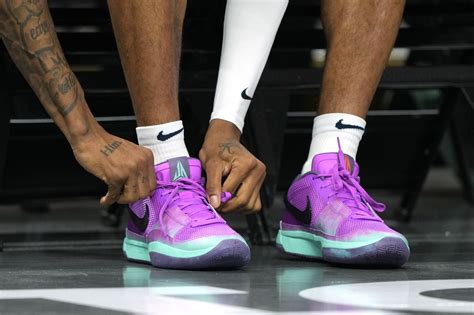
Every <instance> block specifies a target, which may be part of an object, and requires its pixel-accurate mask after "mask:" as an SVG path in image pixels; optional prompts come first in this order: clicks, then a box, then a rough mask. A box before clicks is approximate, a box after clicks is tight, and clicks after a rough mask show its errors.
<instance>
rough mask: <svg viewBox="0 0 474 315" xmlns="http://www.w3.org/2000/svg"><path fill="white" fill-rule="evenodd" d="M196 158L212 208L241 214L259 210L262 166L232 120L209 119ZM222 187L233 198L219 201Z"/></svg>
mask: <svg viewBox="0 0 474 315" xmlns="http://www.w3.org/2000/svg"><path fill="white" fill-rule="evenodd" d="M199 158H200V160H201V162H202V165H203V166H204V168H205V170H206V173H207V184H206V190H207V194H208V198H209V201H210V203H211V205H212V206H213V207H214V208H216V209H219V210H220V211H222V212H234V211H238V212H244V213H245V214H249V213H253V212H257V211H260V209H261V208H262V202H261V200H260V187H261V186H262V184H263V180H264V179H265V174H266V168H265V165H264V164H263V163H262V162H260V161H259V160H258V159H257V158H256V157H254V156H253V155H252V154H251V153H250V152H249V151H247V149H246V148H245V147H244V146H243V145H242V144H240V131H239V130H238V129H237V128H236V127H235V126H234V125H233V124H232V123H230V122H227V121H225V120H220V119H215V120H212V121H211V122H210V124H209V129H208V130H207V134H206V138H205V140H204V144H203V146H202V149H201V151H200V152H199ZM223 178H225V180H224V184H222V181H223ZM223 191H224V192H225V191H228V192H230V193H232V196H234V198H232V199H231V200H229V201H228V202H226V203H225V204H224V205H221V200H220V198H221V192H223Z"/></svg>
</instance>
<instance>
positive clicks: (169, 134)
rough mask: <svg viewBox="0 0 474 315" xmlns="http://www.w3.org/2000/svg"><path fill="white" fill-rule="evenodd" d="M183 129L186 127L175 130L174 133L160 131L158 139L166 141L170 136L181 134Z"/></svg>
mask: <svg viewBox="0 0 474 315" xmlns="http://www.w3.org/2000/svg"><path fill="white" fill-rule="evenodd" d="M183 130H184V128H181V129H179V130H176V131H173V132H172V133H167V134H164V133H163V131H160V133H159V134H158V136H156V139H158V140H160V141H166V140H168V139H169V138H172V137H174V136H176V135H177V134H179V133H180V132H181V131H183Z"/></svg>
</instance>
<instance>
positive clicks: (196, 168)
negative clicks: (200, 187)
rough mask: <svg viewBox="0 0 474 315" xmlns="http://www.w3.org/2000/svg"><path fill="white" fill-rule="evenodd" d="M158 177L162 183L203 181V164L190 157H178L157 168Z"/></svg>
mask: <svg viewBox="0 0 474 315" xmlns="http://www.w3.org/2000/svg"><path fill="white" fill-rule="evenodd" d="M155 172H156V177H157V179H158V180H160V181H165V182H174V181H177V180H178V179H180V178H189V179H192V180H194V181H200V180H201V176H202V175H201V172H202V170H201V162H199V160H198V159H193V158H189V157H178V158H174V159H170V160H168V161H166V162H163V163H161V164H158V165H156V166H155Z"/></svg>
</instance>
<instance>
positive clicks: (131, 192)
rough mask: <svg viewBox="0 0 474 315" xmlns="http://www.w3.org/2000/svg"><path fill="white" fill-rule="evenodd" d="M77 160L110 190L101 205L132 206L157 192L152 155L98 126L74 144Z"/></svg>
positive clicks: (72, 144)
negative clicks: (128, 204)
mask: <svg viewBox="0 0 474 315" xmlns="http://www.w3.org/2000/svg"><path fill="white" fill-rule="evenodd" d="M71 147H72V149H73V152H74V156H75V157H76V160H77V161H78V162H79V164H80V165H81V166H82V167H83V168H84V169H85V170H87V171H88V172H89V173H91V174H93V175H94V176H96V177H98V178H100V179H101V180H102V181H104V182H105V183H106V184H107V186H108V191H107V194H106V195H105V196H103V197H102V198H101V199H100V203H101V204H106V205H110V204H113V203H114V202H118V203H123V204H125V203H130V202H134V201H137V200H139V199H142V198H145V197H147V196H149V195H150V194H152V193H153V191H154V189H155V188H156V179H155V170H154V167H153V154H152V152H151V151H150V150H149V149H147V148H144V147H140V146H138V145H136V144H134V143H131V142H129V141H127V140H124V139H121V138H118V137H115V136H113V135H111V134H109V133H107V132H106V131H105V130H104V129H102V127H100V126H98V125H97V126H96V127H94V128H93V130H91V131H90V132H88V133H87V135H84V136H82V137H81V138H80V139H75V141H74V142H73V143H71Z"/></svg>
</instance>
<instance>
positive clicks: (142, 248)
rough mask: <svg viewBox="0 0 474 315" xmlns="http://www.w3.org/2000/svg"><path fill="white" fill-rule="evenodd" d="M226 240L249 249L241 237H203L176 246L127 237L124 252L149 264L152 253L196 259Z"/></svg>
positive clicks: (133, 258) (129, 257) (129, 256)
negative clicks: (239, 243)
mask: <svg viewBox="0 0 474 315" xmlns="http://www.w3.org/2000/svg"><path fill="white" fill-rule="evenodd" d="M224 240H238V241H241V242H242V243H244V244H245V245H246V246H247V247H248V245H247V243H246V242H245V240H244V239H243V238H242V237H240V236H212V237H203V238H199V239H197V240H193V241H189V242H185V243H178V244H174V245H173V246H171V245H168V244H165V243H162V242H159V241H154V242H150V243H149V244H147V243H145V242H142V241H139V240H133V239H130V238H128V237H125V239H124V243H123V251H124V253H125V256H126V257H127V258H128V259H130V260H136V261H142V262H148V263H149V262H150V254H151V253H157V254H161V255H165V256H168V257H174V258H194V257H198V256H202V255H205V254H207V253H208V252H210V251H211V250H212V249H214V248H215V247H216V246H217V245H219V243H221V242H222V241H224Z"/></svg>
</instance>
